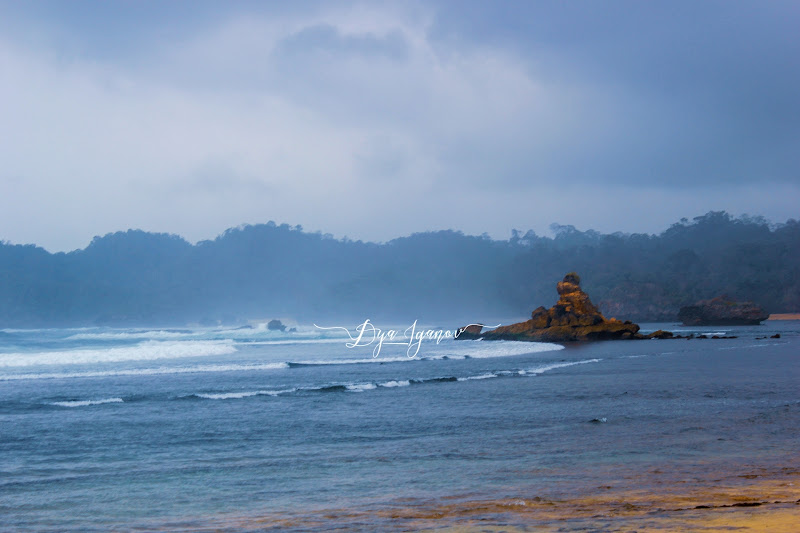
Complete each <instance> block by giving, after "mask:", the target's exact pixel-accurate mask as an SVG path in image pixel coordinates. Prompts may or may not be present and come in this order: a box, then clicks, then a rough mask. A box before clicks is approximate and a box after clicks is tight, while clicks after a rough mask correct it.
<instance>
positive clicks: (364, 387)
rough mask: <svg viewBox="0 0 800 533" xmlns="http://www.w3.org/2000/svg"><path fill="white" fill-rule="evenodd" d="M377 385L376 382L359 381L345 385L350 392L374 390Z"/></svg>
mask: <svg viewBox="0 0 800 533" xmlns="http://www.w3.org/2000/svg"><path fill="white" fill-rule="evenodd" d="M376 387H377V386H376V385H375V384H374V383H357V384H353V385H345V388H346V389H347V390H349V391H350V392H364V391H368V390H372V389H374V388H376Z"/></svg>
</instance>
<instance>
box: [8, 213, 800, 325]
mask: <svg viewBox="0 0 800 533" xmlns="http://www.w3.org/2000/svg"><path fill="white" fill-rule="evenodd" d="M554 232H555V237H554V238H549V237H540V236H537V235H536V234H534V233H532V232H528V233H525V234H522V233H521V232H518V231H514V232H513V233H512V236H511V238H510V239H509V240H507V241H497V240H492V239H489V238H488V237H475V236H468V235H464V234H462V233H460V232H455V231H437V232H429V233H417V234H413V235H411V236H409V237H403V238H399V239H395V240H392V241H390V242H387V243H383V244H375V243H365V242H361V241H351V240H347V239H343V240H339V239H334V238H332V237H330V236H327V235H322V234H319V233H307V232H304V231H303V230H302V228H300V227H290V226H288V225H286V224H283V225H276V224H274V223H269V224H263V225H255V226H243V227H239V228H235V229H230V230H228V231H226V232H225V233H223V234H222V235H220V236H219V237H217V238H216V239H214V240H209V241H202V242H200V243H197V244H196V245H192V244H190V243H188V242H186V241H185V240H183V239H182V238H180V237H178V236H175V235H167V234H154V233H145V232H142V231H136V230H131V231H127V232H119V233H113V234H108V235H105V236H103V237H96V238H95V239H94V240H93V241H92V242H91V244H90V245H89V246H87V247H86V248H85V249H83V250H76V251H74V252H70V253H57V254H51V253H48V252H47V251H45V250H43V249H41V248H37V247H35V246H33V245H27V246H22V245H10V244H1V245H0V327H21V326H48V325H52V326H64V325H95V324H109V325H153V324H165V325H168V324H183V323H189V322H203V323H208V324H216V323H219V322H224V323H231V324H235V323H239V322H243V321H245V320H247V319H251V318H266V317H273V316H276V317H287V318H293V319H296V320H298V321H301V322H311V321H315V320H316V321H320V320H333V319H338V320H339V321H342V320H351V319H356V320H364V319H365V318H372V319H382V320H399V321H407V320H413V319H420V320H429V321H430V320H453V321H459V320H464V319H468V320H474V319H486V320H489V319H491V318H493V317H516V316H519V317H524V316H525V315H527V314H528V313H530V311H531V310H532V309H533V308H535V307H537V306H539V305H544V306H550V305H552V303H553V302H554V301H555V300H556V293H555V289H554V287H555V282H556V281H558V280H560V279H561V277H562V276H563V275H564V273H565V272H569V271H576V272H578V273H580V275H581V278H582V279H583V286H584V288H585V290H586V291H587V292H588V293H589V294H590V295H591V297H592V299H593V300H594V301H595V302H597V303H598V304H599V306H600V308H601V310H602V311H603V312H604V314H605V315H606V316H607V317H612V316H613V317H617V318H620V319H633V320H639V321H647V320H673V319H674V318H675V316H676V314H677V311H678V308H679V307H680V306H681V305H686V304H688V303H692V302H694V301H696V300H699V299H703V298H710V297H713V296H716V295H719V294H723V293H724V294H728V295H730V296H731V297H732V298H735V299H739V300H752V301H754V302H756V303H758V304H760V305H762V306H763V307H765V308H766V309H767V310H768V311H769V312H773V313H777V312H797V311H800V223H798V222H797V221H795V220H789V221H787V222H786V223H782V224H775V225H773V224H770V223H768V222H767V221H766V220H765V219H763V218H760V217H756V218H751V217H741V218H733V217H731V216H729V215H728V214H727V213H725V212H710V213H708V214H706V215H704V216H701V217H697V218H695V219H693V220H691V221H689V220H685V219H684V220H681V221H680V222H678V223H676V224H674V225H672V226H671V227H670V228H669V229H667V230H666V231H664V232H663V233H661V234H659V235H645V234H620V233H615V234H611V235H607V234H600V233H598V232H595V231H591V230H589V231H578V230H576V229H575V228H574V227H572V226H555V227H554Z"/></svg>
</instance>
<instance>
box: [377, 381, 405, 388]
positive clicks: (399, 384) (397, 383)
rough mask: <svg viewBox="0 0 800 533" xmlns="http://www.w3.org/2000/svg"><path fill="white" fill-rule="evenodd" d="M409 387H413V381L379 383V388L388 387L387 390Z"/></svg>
mask: <svg viewBox="0 0 800 533" xmlns="http://www.w3.org/2000/svg"><path fill="white" fill-rule="evenodd" d="M409 385H411V381H410V380H407V379H401V380H392V381H386V382H384V383H378V386H380V387H387V388H392V387H408V386H409Z"/></svg>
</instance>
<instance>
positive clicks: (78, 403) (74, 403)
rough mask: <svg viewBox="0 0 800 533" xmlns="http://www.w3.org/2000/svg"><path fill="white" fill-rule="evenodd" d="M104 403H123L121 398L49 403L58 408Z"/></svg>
mask: <svg viewBox="0 0 800 533" xmlns="http://www.w3.org/2000/svg"><path fill="white" fill-rule="evenodd" d="M106 403H123V399H122V398H105V399H103V400H67V401H64V402H50V405H57V406H58V407H87V406H89V405H103V404H106Z"/></svg>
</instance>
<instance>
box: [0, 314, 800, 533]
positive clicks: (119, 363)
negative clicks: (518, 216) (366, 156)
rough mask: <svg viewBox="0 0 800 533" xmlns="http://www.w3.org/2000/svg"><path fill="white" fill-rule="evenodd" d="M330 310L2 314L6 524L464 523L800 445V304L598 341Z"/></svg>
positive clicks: (97, 527)
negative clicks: (231, 318)
mask: <svg viewBox="0 0 800 533" xmlns="http://www.w3.org/2000/svg"><path fill="white" fill-rule="evenodd" d="M324 326H325V327H326V328H332V329H321V328H319V327H316V326H315V325H312V324H309V325H296V327H295V330H294V331H290V330H286V331H277V330H270V329H268V328H267V327H266V324H265V323H256V324H254V325H252V326H248V327H242V328H232V327H231V328H226V327H191V328H178V329H176V328H159V327H153V328H125V329H120V328H80V329H4V330H0V531H35V532H50V531H53V532H56V531H58V532H73V531H75V532H93V531H270V530H276V531H277V530H280V531H317V530H333V529H339V530H343V531H344V530H347V531H382V530H413V529H417V528H420V529H423V526H425V527H428V526H431V527H438V526H453V527H456V526H458V525H459V524H461V523H462V522H461V520H463V518H462V517H460V516H459V513H457V512H448V511H447V509H451V510H452V509H455V508H458V506H469V505H473V504H474V502H511V503H509V504H508V505H513V502H522V503H520V505H525V502H532V501H542V500H543V499H549V500H552V501H564V500H566V499H569V498H576V497H581V498H591V497H592V496H593V495H595V494H597V493H598V492H602V491H603V490H607V489H609V488H611V487H623V488H626V490H627V489H636V490H637V491H639V492H644V493H647V492H650V493H653V494H656V493H658V491H660V490H667V489H670V490H671V489H672V488H674V487H677V486H681V487H683V488H684V489H685V490H687V491H688V490H691V489H692V487H693V486H694V485H698V486H699V485H702V484H704V483H705V484H707V483H708V482H709V480H713V479H714V477H715V476H719V475H720V473H719V472H720V470H723V471H729V472H732V473H734V474H735V473H737V472H740V471H747V472H752V471H754V469H761V471H767V470H770V469H772V470H770V471H779V470H780V469H781V468H784V469H785V468H786V466H787V465H794V466H797V457H800V321H768V322H765V323H764V324H763V325H761V326H742V327H697V328H687V327H680V326H677V325H675V324H643V325H642V327H643V331H653V330H656V329H668V330H671V331H674V332H676V333H680V334H682V335H687V334H690V333H693V334H695V335H705V336H706V337H707V338H694V339H690V340H686V339H675V340H638V341H633V340H629V341H606V342H596V343H585V344H583V343H573V344H570V343H568V344H550V343H529V342H511V341H482V340H477V341H476V340H460V339H459V340H454V339H453V338H452V333H453V332H454V326H455V325H449V328H448V325H439V324H432V325H420V324H416V323H413V322H412V323H407V324H400V325H398V324H395V325H385V326H384V325H378V324H370V327H373V328H378V327H380V328H381V330H380V333H381V334H382V335H383V337H379V336H378V335H377V334H376V333H377V331H378V330H377V329H368V328H363V327H362V328H361V330H358V329H357V327H358V326H359V324H355V323H354V324H325V325H324ZM361 326H363V323H362V324H361ZM409 327H413V328H414V332H415V333H414V336H413V337H412V338H411V339H410V340H409V339H408V338H407V337H408V335H409V330H408V328H409ZM359 331H360V333H363V335H362V336H361V337H360V338H359ZM391 332H394V335H392V334H390V333H391ZM420 333H421V334H420ZM715 336H716V337H728V338H712V337H715ZM732 337H735V338H732ZM381 338H382V339H383V341H384V342H383V343H381V342H380V340H381ZM754 475H755V474H754ZM740 477H741V476H740ZM745 477H746V476H745ZM798 482H800V480H798ZM665 487H666V488H665ZM462 508H463V507H462ZM434 510H436V512H433V511H434ZM437 513H438V514H437ZM471 516H472V517H473V518H474V517H475V514H474V513H473V515H471ZM421 517H422V518H424V519H425V520H424V521H423V522H420V520H421V519H422V518H421ZM480 518H481V520H484V521H485V523H490V524H499V525H501V526H502V525H508V526H520V527H523V526H525V525H526V523H527V524H528V525H530V521H531V520H535V516H533V517H532V516H531V515H517V514H514V513H511V514H508V513H506V512H505V511H503V509H502V506H487V507H486V508H485V509H484V510H483V511H481V514H480ZM562 519H563V517H562ZM547 520H548V518H546V517H544V518H542V523H541V525H548V522H547ZM549 525H553V524H549ZM567 525H568V523H567ZM567 529H569V528H568V527H567Z"/></svg>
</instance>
